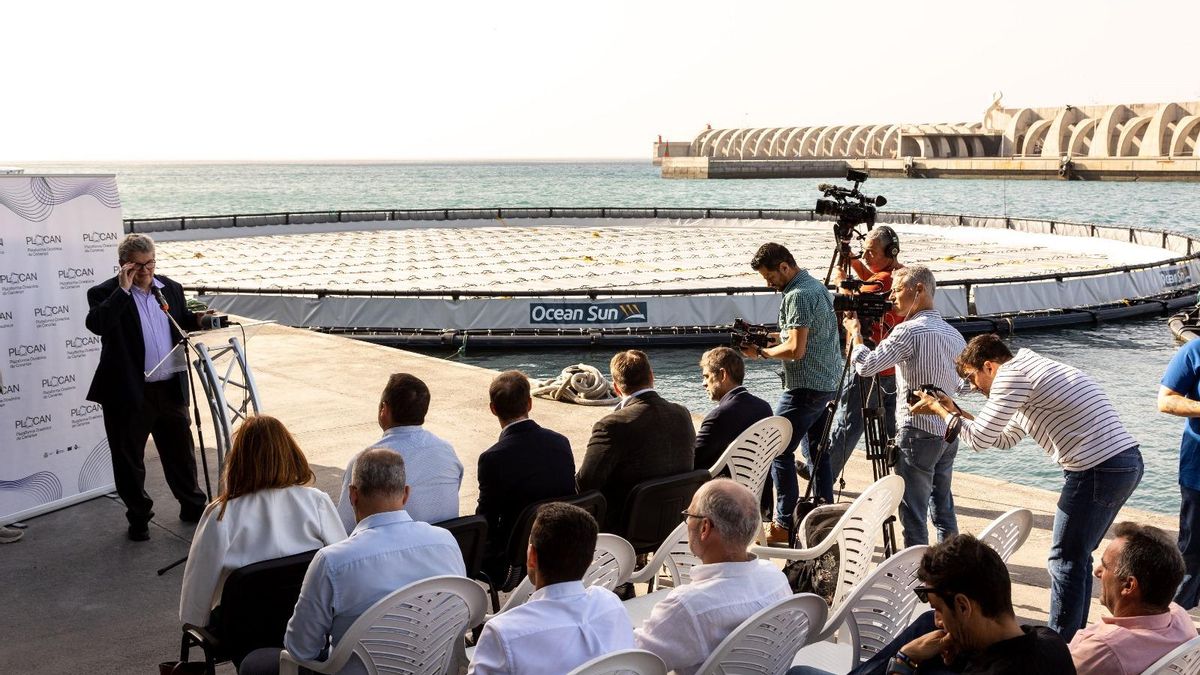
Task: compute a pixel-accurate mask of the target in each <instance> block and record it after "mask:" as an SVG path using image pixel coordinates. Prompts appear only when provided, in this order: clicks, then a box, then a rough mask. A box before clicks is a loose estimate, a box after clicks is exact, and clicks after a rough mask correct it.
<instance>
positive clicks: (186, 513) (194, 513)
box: [179, 504, 204, 523]
mask: <svg viewBox="0 0 1200 675" xmlns="http://www.w3.org/2000/svg"><path fill="white" fill-rule="evenodd" d="M203 515H204V507H203V506H200V507H196V506H192V505H190V504H185V505H183V506H180V507H179V519H180V520H182V521H183V522H185V523H198V522H200V517H201V516H203Z"/></svg>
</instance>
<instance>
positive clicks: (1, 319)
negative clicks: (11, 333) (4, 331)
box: [0, 310, 13, 328]
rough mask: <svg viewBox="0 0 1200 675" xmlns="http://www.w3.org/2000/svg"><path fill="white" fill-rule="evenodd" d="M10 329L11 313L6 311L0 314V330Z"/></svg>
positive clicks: (11, 322)
mask: <svg viewBox="0 0 1200 675" xmlns="http://www.w3.org/2000/svg"><path fill="white" fill-rule="evenodd" d="M12 327H13V311H12V310H8V311H7V312H0V328H12Z"/></svg>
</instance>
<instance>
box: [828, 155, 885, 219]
mask: <svg viewBox="0 0 1200 675" xmlns="http://www.w3.org/2000/svg"><path fill="white" fill-rule="evenodd" d="M866 179H867V172H866V171H859V170H857V169H847V170H846V180H848V181H853V182H854V187H853V188H844V187H838V186H836V185H830V184H829V183H821V184H820V185H818V186H817V189H818V190H820V191H821V194H823V195H824V197H825V198H824V199H818V200H817V206H816V208H815V209H814V211H815V212H816V214H817V215H818V216H833V217H835V218H837V221H838V223H839V224H844V225H857V224H859V223H865V224H866V225H867V229H870V228H871V227H873V226H874V225H875V209H876V207H879V206H883V205H885V204H887V198H885V197H884V196H883V195H876V196H874V197H868V196H866V195H864V194H863V193H861V192H859V190H858V187H859V186H860V185H862V184H863V181H865V180H866Z"/></svg>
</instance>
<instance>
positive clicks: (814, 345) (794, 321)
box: [779, 270, 842, 391]
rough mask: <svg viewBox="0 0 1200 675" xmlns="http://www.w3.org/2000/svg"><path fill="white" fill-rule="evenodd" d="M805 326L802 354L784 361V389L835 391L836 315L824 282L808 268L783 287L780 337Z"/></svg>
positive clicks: (838, 360) (838, 366)
mask: <svg viewBox="0 0 1200 675" xmlns="http://www.w3.org/2000/svg"><path fill="white" fill-rule="evenodd" d="M796 328H807V329H808V342H807V344H805V347H804V356H803V357H801V358H799V359H794V360H793V359H787V360H784V362H783V388H784V389H787V390H789V391H790V390H792V389H814V390H816V391H836V390H837V388H838V380H840V379H841V378H842V350H841V346H840V345H839V344H838V327H837V316H836V315H835V314H834V313H833V299H832V298H831V297H830V295H829V291H828V290H826V288H825V284H822V283H821V282H819V281H817V280H816V279H814V278H813V276H812V275H811V274H809V273H808V270H799V271H797V272H796V276H794V277H792V280H791V281H789V282H788V284H787V286H785V287H784V289H783V302H781V303H780V305H779V339H780V341H781V342H786V341H787V336H788V333H789V332H790V331H792V330H793V329H796Z"/></svg>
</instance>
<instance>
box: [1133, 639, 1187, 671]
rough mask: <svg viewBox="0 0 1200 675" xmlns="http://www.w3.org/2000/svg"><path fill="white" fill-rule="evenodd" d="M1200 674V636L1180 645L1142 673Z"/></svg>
mask: <svg viewBox="0 0 1200 675" xmlns="http://www.w3.org/2000/svg"><path fill="white" fill-rule="evenodd" d="M1198 674H1200V636H1197V637H1194V638H1192V639H1191V640H1188V641H1187V642H1185V643H1183V644H1181V645H1179V646H1178V647H1176V648H1175V649H1172V650H1171V651H1169V652H1167V655H1166V656H1164V657H1162V658H1161V659H1159V660H1157V661H1155V662H1154V663H1152V664H1151V665H1150V667H1149V668H1147V669H1145V670H1143V671H1142V675H1198Z"/></svg>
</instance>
